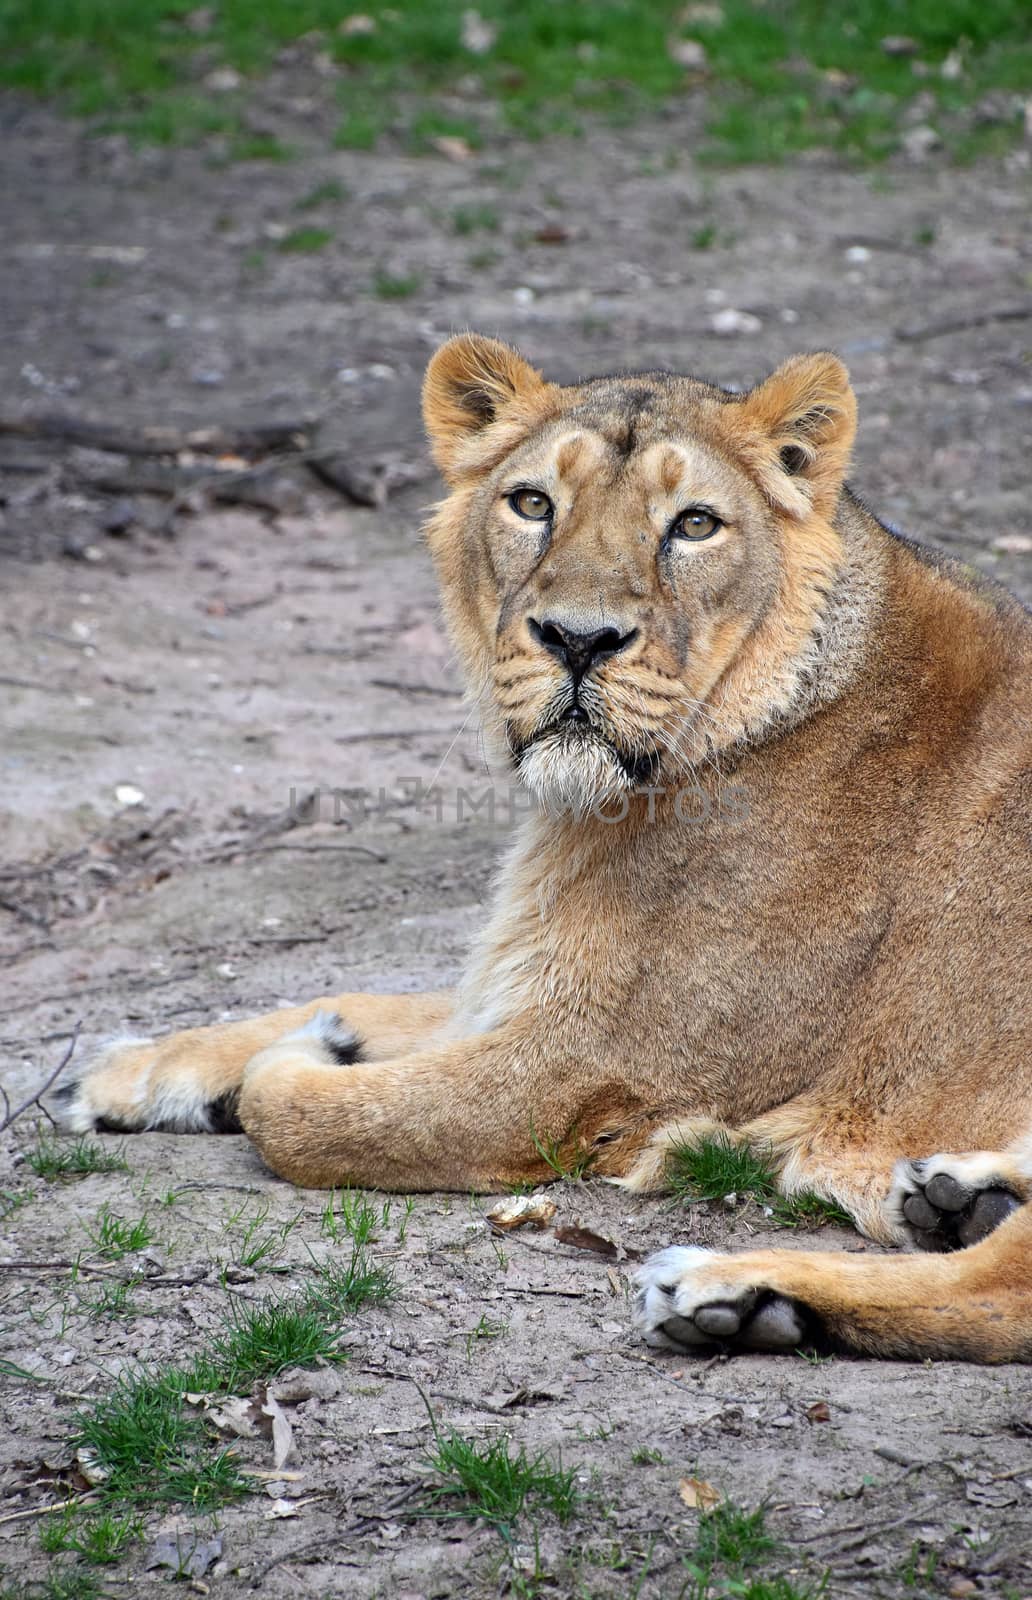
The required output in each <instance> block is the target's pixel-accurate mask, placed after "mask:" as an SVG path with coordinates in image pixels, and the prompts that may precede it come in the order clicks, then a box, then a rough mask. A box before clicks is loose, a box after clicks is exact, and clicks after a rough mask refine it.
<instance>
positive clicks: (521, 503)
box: [509, 489, 552, 522]
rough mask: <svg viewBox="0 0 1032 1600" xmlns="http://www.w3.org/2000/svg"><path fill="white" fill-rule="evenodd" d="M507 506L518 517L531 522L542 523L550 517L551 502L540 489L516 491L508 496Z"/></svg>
mask: <svg viewBox="0 0 1032 1600" xmlns="http://www.w3.org/2000/svg"><path fill="white" fill-rule="evenodd" d="M509 504H510V505H511V506H512V509H513V510H514V511H515V512H516V513H517V515H518V516H521V517H526V518H528V520H529V521H531V522H544V521H545V520H546V519H547V518H548V517H550V516H551V515H552V502H551V500H549V498H548V496H547V494H542V493H541V490H540V489H516V490H515V491H514V492H513V493H512V494H511V495H510V496H509Z"/></svg>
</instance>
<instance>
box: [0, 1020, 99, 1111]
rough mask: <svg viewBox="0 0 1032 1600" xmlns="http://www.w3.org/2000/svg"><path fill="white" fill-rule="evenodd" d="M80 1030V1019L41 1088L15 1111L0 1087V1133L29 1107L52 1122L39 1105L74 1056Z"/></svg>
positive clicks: (43, 1108) (44, 1109) (4, 1091)
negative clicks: (0, 1111)
mask: <svg viewBox="0 0 1032 1600" xmlns="http://www.w3.org/2000/svg"><path fill="white" fill-rule="evenodd" d="M81 1028H82V1021H81V1019H80V1021H78V1022H77V1023H76V1024H75V1027H74V1028H73V1029H72V1037H71V1039H70V1040H69V1041H68V1048H67V1050H66V1051H65V1053H64V1055H63V1056H62V1057H61V1060H60V1061H59V1062H58V1064H57V1066H56V1067H55V1068H54V1070H53V1072H52V1073H51V1074H50V1076H49V1078H48V1079H47V1080H46V1082H45V1083H44V1084H42V1085H41V1087H40V1088H39V1089H37V1090H36V1092H35V1094H31V1095H30V1096H29V1098H28V1099H27V1100H26V1101H24V1102H23V1103H22V1104H21V1105H20V1106H18V1107H16V1109H15V1110H14V1111H12V1110H11V1102H10V1100H9V1099H8V1098H7V1092H6V1090H5V1089H3V1088H2V1087H0V1098H2V1099H3V1103H4V1119H3V1121H2V1122H0V1133H3V1132H4V1131H5V1130H6V1129H7V1128H9V1127H10V1126H11V1124H12V1122H17V1120H18V1118H19V1117H21V1116H24V1114H25V1112H26V1111H28V1109H29V1107H30V1106H38V1107H39V1109H40V1111H42V1112H43V1115H44V1116H45V1117H46V1118H47V1119H48V1120H49V1121H53V1118H52V1117H51V1116H50V1113H49V1111H47V1110H46V1108H45V1107H44V1106H43V1105H41V1104H40V1102H41V1100H42V1098H43V1096H44V1095H45V1094H46V1092H47V1090H48V1089H51V1088H53V1086H54V1084H55V1083H56V1082H57V1080H58V1078H59V1077H60V1075H61V1073H62V1072H63V1071H64V1069H65V1067H66V1066H67V1065H68V1063H69V1061H71V1059H72V1056H73V1055H74V1054H75V1046H76V1045H77V1044H78V1042H79V1030H80V1029H81Z"/></svg>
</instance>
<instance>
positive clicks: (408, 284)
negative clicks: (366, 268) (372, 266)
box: [373, 267, 423, 300]
mask: <svg viewBox="0 0 1032 1600" xmlns="http://www.w3.org/2000/svg"><path fill="white" fill-rule="evenodd" d="M422 281H423V280H422V278H421V277H420V276H419V274H418V272H410V273H393V272H385V271H384V270H383V268H382V267H378V268H377V270H376V271H375V272H374V273H373V293H374V294H375V295H376V298H377V299H378V300H407V299H408V298H409V296H410V295H414V294H416V293H418V291H419V288H420V285H421V284H422Z"/></svg>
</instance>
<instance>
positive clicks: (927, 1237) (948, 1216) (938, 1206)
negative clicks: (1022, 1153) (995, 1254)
mask: <svg viewBox="0 0 1032 1600" xmlns="http://www.w3.org/2000/svg"><path fill="white" fill-rule="evenodd" d="M1020 1204H1021V1201H1020V1199H1019V1198H1018V1196H1017V1195H1016V1194H1015V1193H1014V1192H1013V1190H1012V1188H1011V1186H1010V1182H1009V1179H1008V1176H1007V1175H1006V1174H1005V1173H1004V1172H1003V1171H1001V1158H1000V1156H999V1155H998V1154H996V1153H994V1152H993V1151H991V1150H980V1151H976V1152H975V1153H974V1154H972V1155H960V1156H957V1155H935V1156H928V1157H927V1158H926V1159H925V1160H924V1161H898V1162H897V1163H896V1170H895V1172H894V1173H893V1178H892V1189H891V1192H890V1194H889V1198H888V1202H887V1205H888V1210H889V1214H890V1216H891V1218H892V1220H893V1221H894V1222H898V1223H899V1224H900V1225H901V1226H902V1227H903V1228H905V1229H906V1232H907V1235H908V1237H909V1238H910V1239H911V1240H912V1242H913V1243H914V1244H916V1245H917V1246H918V1247H919V1249H921V1250H960V1249H963V1248H964V1247H965V1246H966V1245H971V1244H977V1243H978V1241H979V1240H980V1239H984V1238H985V1237H986V1235H987V1234H990V1233H992V1231H993V1229H994V1228H997V1227H999V1225H1000V1223H1001V1222H1003V1220H1004V1219H1005V1218H1006V1217H1009V1216H1010V1214H1011V1212H1012V1211H1014V1210H1016V1208H1017V1207H1018V1206H1019V1205H1020Z"/></svg>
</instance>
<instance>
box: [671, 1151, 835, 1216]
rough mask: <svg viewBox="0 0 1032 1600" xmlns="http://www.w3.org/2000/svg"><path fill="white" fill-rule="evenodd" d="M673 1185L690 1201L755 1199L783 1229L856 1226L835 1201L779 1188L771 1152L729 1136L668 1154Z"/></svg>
mask: <svg viewBox="0 0 1032 1600" xmlns="http://www.w3.org/2000/svg"><path fill="white" fill-rule="evenodd" d="M667 1170H668V1176H669V1182H670V1187H671V1189H672V1190H673V1192H674V1194H675V1195H676V1196H677V1197H678V1199H679V1200H683V1201H684V1202H685V1203H686V1204H688V1203H691V1202H694V1201H699V1200H710V1201H712V1200H728V1199H730V1198H731V1197H732V1196H733V1197H734V1199H735V1200H736V1201H746V1200H754V1201H755V1202H756V1203H757V1204H758V1205H761V1206H763V1207H764V1208H765V1209H766V1210H768V1211H769V1213H770V1220H771V1221H772V1222H773V1223H775V1224H777V1226H778V1227H782V1228H800V1227H804V1228H821V1227H824V1225H825V1224H826V1223H836V1224H838V1225H840V1226H842V1227H847V1228H848V1227H852V1225H853V1221H852V1218H851V1217H850V1215H849V1213H848V1211H844V1210H843V1208H842V1207H841V1206H840V1205H837V1204H836V1203H835V1201H833V1200H824V1199H822V1198H821V1197H820V1196H819V1195H815V1194H808V1193H805V1192H804V1193H801V1194H796V1195H784V1194H780V1193H779V1192H778V1186H777V1183H778V1177H777V1168H776V1167H775V1165H774V1162H773V1159H772V1157H771V1155H770V1154H769V1153H768V1152H766V1151H763V1150H757V1149H755V1148H754V1147H751V1146H749V1145H747V1144H740V1143H739V1142H737V1141H736V1140H733V1139H729V1138H728V1137H727V1136H726V1135H723V1134H721V1135H718V1136H717V1137H716V1138H711V1139H704V1140H702V1141H701V1142H700V1143H699V1144H691V1145H688V1144H685V1145H681V1146H679V1147H678V1148H676V1149H674V1150H672V1151H671V1153H670V1161H669V1166H668V1169H667Z"/></svg>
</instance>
